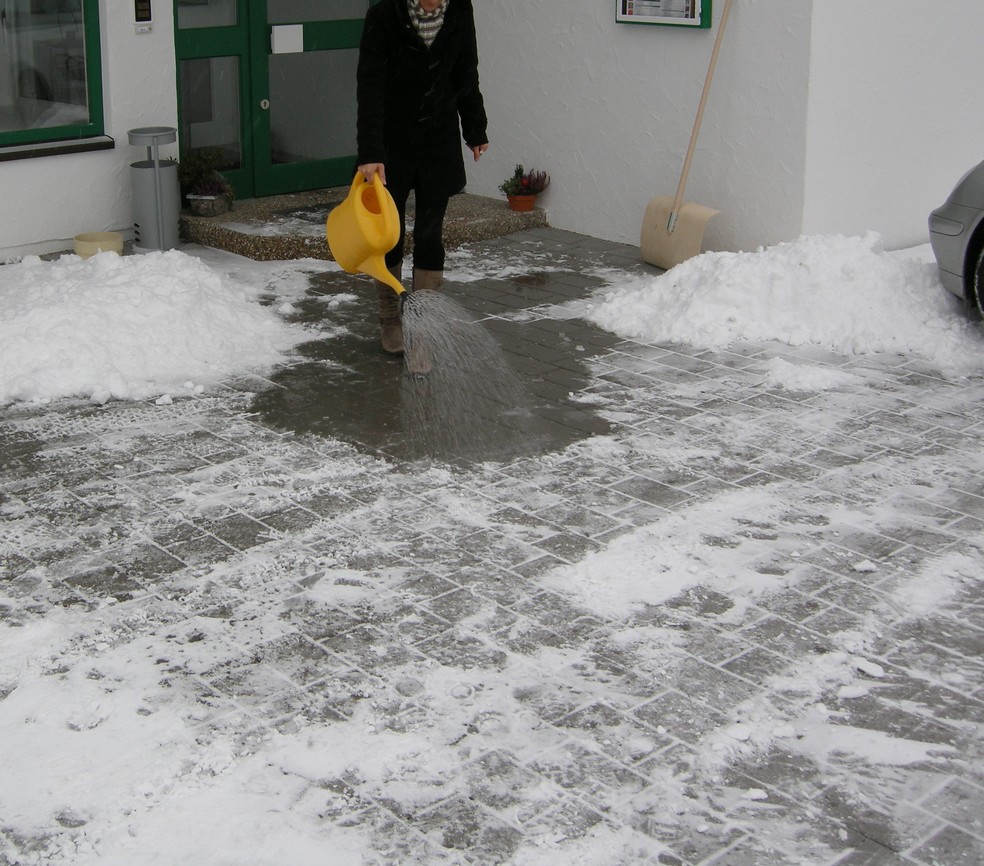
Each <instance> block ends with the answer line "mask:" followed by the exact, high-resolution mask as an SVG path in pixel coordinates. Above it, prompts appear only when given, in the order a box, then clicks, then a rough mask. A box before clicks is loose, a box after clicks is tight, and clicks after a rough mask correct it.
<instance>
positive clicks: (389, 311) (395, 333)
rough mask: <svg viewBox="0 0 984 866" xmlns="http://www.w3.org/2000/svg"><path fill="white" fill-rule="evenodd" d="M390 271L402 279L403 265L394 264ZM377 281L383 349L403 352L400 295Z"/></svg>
mask: <svg viewBox="0 0 984 866" xmlns="http://www.w3.org/2000/svg"><path fill="white" fill-rule="evenodd" d="M389 272H390V273H391V274H392V275H393V276H394V277H396V278H397V280H400V281H402V279H403V266H402V265H393V267H391V268H390V269H389ZM375 283H376V293H377V295H378V296H379V336H380V342H381V343H382V346H383V351H384V352H387V353H388V354H390V355H402V354H403V323H402V322H401V321H400V296H399V295H398V294H397V293H396V292H394V291H393V288H392V287H391V286H388V285H386V283H381V282H379V280H376V281H375Z"/></svg>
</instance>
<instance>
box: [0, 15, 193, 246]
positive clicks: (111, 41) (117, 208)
mask: <svg viewBox="0 0 984 866" xmlns="http://www.w3.org/2000/svg"><path fill="white" fill-rule="evenodd" d="M100 14H101V17H102V22H101V25H102V31H101V36H100V39H101V42H102V56H103V82H104V84H103V87H104V93H103V99H104V104H105V114H106V134H107V135H109V136H111V137H112V138H114V139H115V141H116V148H115V149H113V150H102V151H96V152H94V153H83V154H66V155H64V156H49V157H43V158H38V159H17V160H11V161H9V162H0V203H2V215H0V261H5V260H10V259H14V258H18V257H20V256H23V255H26V254H28V253H33V254H41V253H45V252H52V251H55V250H61V249H70V248H71V246H72V243H71V239H72V238H73V237H74V236H75V235H77V234H79V233H81V232H94V231H122V232H124V234H125V235H126V236H127V237H130V236H132V210H131V182H130V163H132V162H136V161H137V160H140V159H145V158H146V149H145V148H142V147H134V146H131V145H130V143H129V142H128V140H127V131H128V130H130V129H135V128H137V127H141V126H177V116H178V113H177V112H178V109H177V95H176V92H175V90H176V88H175V66H174V35H173V29H172V11H171V4H169V3H164V2H158V3H155V4H154V26H153V30H152V31H151V32H150V33H146V34H137V33H135V32H134V27H133V4H132V3H131V4H121V3H118V2H116V0H113V2H112V3H108V2H107V3H101V4H100ZM161 153H162V155H163V156H175V157H176V156H177V145H176V144H175V145H168V146H167V147H164V148H162V151H161Z"/></svg>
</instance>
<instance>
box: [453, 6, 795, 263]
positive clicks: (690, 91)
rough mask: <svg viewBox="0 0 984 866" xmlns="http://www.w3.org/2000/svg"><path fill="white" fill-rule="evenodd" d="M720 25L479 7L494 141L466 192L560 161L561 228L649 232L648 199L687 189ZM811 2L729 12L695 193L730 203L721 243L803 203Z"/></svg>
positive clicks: (762, 236) (555, 209) (556, 177)
mask: <svg viewBox="0 0 984 866" xmlns="http://www.w3.org/2000/svg"><path fill="white" fill-rule="evenodd" d="M714 7H715V9H714V21H715V28H714V29H712V30H690V29H685V28H679V27H665V26H655V25H644V24H620V23H616V21H615V3H614V0H601V2H599V0H564V2H540V3H514V2H512V0H482V2H478V3H476V4H475V14H476V24H477V27H478V40H479V58H480V74H481V80H482V89H483V93H484V94H485V99H486V104H487V110H488V113H489V138H490V143H491V148H490V150H489V153H488V154H487V155H486V156H485V157H483V159H482V162H481V163H480V164H479V166H478V167H477V168H475V169H474V170H473V171H472V172H471V175H470V184H469V191H472V192H476V193H479V194H486V195H499V193H498V192H497V191H496V187H497V185H498V184H499V183H500V182H501V181H502V180H503V179H504V178H505V177H506V176H507V175H508V174H509V173H510V170H511V169H512V166H513V164H514V163H516V162H522V163H523V164H524V165H526V166H527V167H530V166H531V165H532V166H534V167H537V168H543V169H546V170H547V171H549V172H550V175H551V178H552V186H551V188H550V190H548V192H547V193H546V194H545V195H544V196H543V198H542V201H541V204H543V205H545V206H546V208H547V211H548V215H549V219H550V223H551V225H553V226H556V227H559V228H564V229H569V230H572V231H576V232H583V233H585V234H588V235H592V236H595V237H602V238H606V239H609V240H616V241H624V242H628V243H636V244H637V243H638V242H639V230H640V227H641V223H642V217H643V214H644V213H645V209H646V204H647V203H648V201H649V199H650V198H652V197H653V196H656V195H668V196H672V195H673V194H674V193H675V192H676V187H677V183H678V181H679V178H680V172H681V170H682V168H683V161H684V156H685V154H686V150H687V144H688V142H689V140H690V132H691V129H692V126H693V122H694V116H695V114H696V111H697V105H698V102H699V100H700V93H701V88H702V87H703V83H704V77H705V75H706V72H707V66H708V62H709V60H710V56H711V50H712V48H713V44H714V38H715V34H716V26H717V22H718V21H719V19H720V15H721V12H722V10H723V7H724V4H723V0H715V2H714ZM809 27H810V9H809V3H804V2H796V3H789V2H788V0H737V2H736V3H735V4H734V6H733V7H732V11H731V16H730V20H729V24H728V28H727V31H726V33H725V38H724V42H723V45H722V48H721V54H720V57H719V59H718V64H717V69H716V72H715V79H714V83H713V86H712V89H711V93H710V98H709V100H708V104H707V108H706V111H705V114H704V121H703V125H702V128H701V135H700V139H699V140H698V146H697V152H696V155H695V158H694V161H693V165H692V167H691V171H690V176H689V180H688V183H687V188H686V195H685V198H686V199H687V200H689V201H694V202H699V203H700V204H704V205H708V206H710V207H714V208H717V209H718V210H720V211H721V214H720V215H719V216H717V217H715V218H714V219H712V220H711V222H710V223H709V224H708V229H707V234H706V235H705V240H706V241H707V245H708V246H709V247H712V248H737V247H742V246H752V247H754V246H757V245H759V244H761V243H765V242H771V241H775V240H778V239H780V238H781V237H783V236H785V235H786V234H787V231H788V229H786V227H788V226H793V228H792V233H793V234H795V233H796V230H797V229H798V221H799V218H800V214H801V213H802V205H803V200H802V196H803V190H802V173H803V159H804V153H805V140H804V136H805V118H806V94H807V89H808V72H809V70H808V63H809Z"/></svg>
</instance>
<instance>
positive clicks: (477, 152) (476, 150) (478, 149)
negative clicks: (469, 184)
mask: <svg viewBox="0 0 984 866" xmlns="http://www.w3.org/2000/svg"><path fill="white" fill-rule="evenodd" d="M488 149H489V144H488V142H486V143H485V144H476V145H475V146H474V147H473V148H472V149H471V150H472V155H473V156H474V157H475V162H478V161H479V160H480V159H481V158H482V154H483V153H485V151H487V150H488Z"/></svg>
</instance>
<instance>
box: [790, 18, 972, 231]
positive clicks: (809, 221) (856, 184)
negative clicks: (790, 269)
mask: <svg viewBox="0 0 984 866" xmlns="http://www.w3.org/2000/svg"><path fill="white" fill-rule="evenodd" d="M982 35H984V3H982V2H980V0H934V2H933V3H931V4H927V3H926V2H924V0H867V2H865V3H858V2H856V0H822V2H819V3H815V4H814V8H813V51H812V64H811V79H810V96H809V115H808V117H809V120H808V124H807V142H808V146H807V172H806V177H805V189H806V209H805V212H804V216H803V231H804V233H807V234H827V233H833V232H843V233H845V234H859V233H862V232H864V231H866V230H868V229H874V230H876V231H878V232H880V233H881V234H882V235H883V237H884V240H885V244H886V246H887V247H889V248H897V247H904V246H911V245H914V244H919V243H924V242H925V241H927V240H928V238H929V234H928V229H927V226H926V220H927V217H928V216H929V212H930V211H931V210H932V209H933V208H934V207H936V206H938V205H940V204H942V203H943V201H944V200H945V198H946V197H947V195H948V194H949V192H950V189H951V188H952V187H953V186H954V184H955V183H956V182H957V180H959V178H960V177H961V176H962V175H963V174H964V172H965V171H966V170H967V169H969V168H971V166H973V165H976V164H977V163H978V162H980V160H982V159H984V113H982V107H981V100H980V93H981V87H982V85H984V50H982V44H981V40H982Z"/></svg>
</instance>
